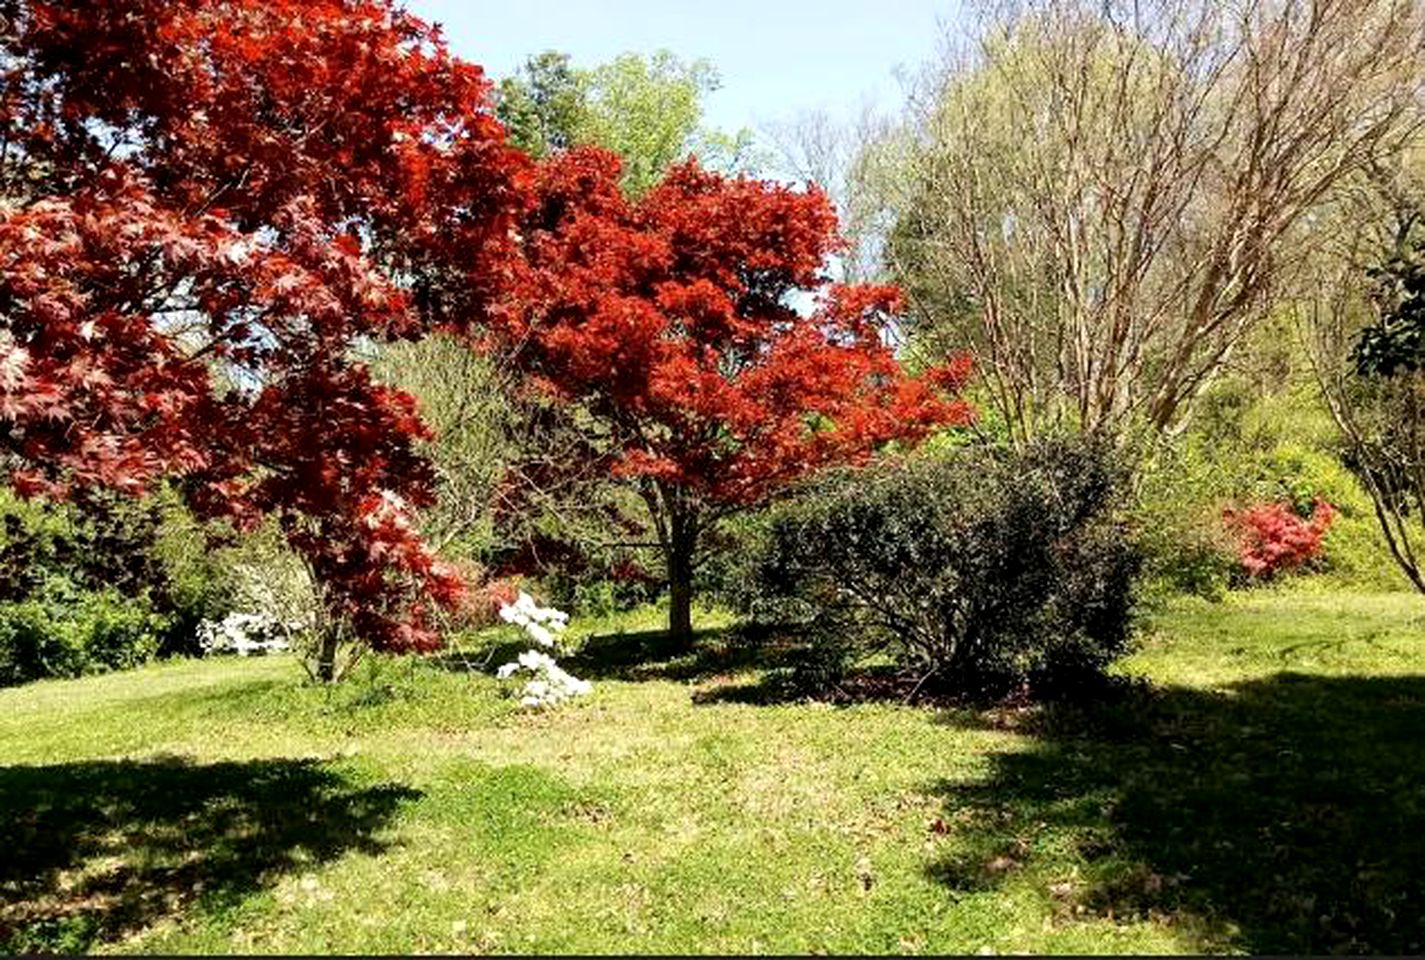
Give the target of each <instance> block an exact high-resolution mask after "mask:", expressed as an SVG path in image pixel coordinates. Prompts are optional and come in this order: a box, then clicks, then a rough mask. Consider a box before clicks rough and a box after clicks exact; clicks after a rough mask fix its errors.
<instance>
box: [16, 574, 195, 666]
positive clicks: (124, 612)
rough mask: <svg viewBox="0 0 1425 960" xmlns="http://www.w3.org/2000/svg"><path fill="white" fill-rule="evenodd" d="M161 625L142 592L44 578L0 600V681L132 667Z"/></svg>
mask: <svg viewBox="0 0 1425 960" xmlns="http://www.w3.org/2000/svg"><path fill="white" fill-rule="evenodd" d="M167 627H168V621H167V619H166V618H165V617H163V616H162V615H161V614H159V613H157V612H156V611H155V610H154V609H153V606H152V605H151V604H150V603H149V600H148V598H147V597H146V596H142V595H141V596H137V597H126V596H124V595H122V594H120V593H119V592H118V591H117V590H113V589H104V590H98V591H88V590H81V589H77V588H75V587H74V586H73V585H72V584H69V583H67V582H65V581H60V580H53V581H50V582H48V583H46V584H45V585H44V586H43V587H42V588H41V589H40V590H38V591H36V592H35V594H34V595H33V596H31V597H30V598H28V599H26V600H23V601H20V602H18V603H0V686H13V685H15V684H20V683H27V682H29V681H31V680H39V679H43V678H46V677H77V676H81V675H83V674H86V673H103V672H105V671H108V670H122V669H127V668H130V667H135V666H138V665H139V664H141V663H145V662H147V661H149V660H151V659H153V658H154V656H156V655H157V653H158V647H159V641H160V639H161V638H162V637H163V635H164V632H165V630H166V629H167Z"/></svg>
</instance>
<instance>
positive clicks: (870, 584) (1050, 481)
mask: <svg viewBox="0 0 1425 960" xmlns="http://www.w3.org/2000/svg"><path fill="white" fill-rule="evenodd" d="M1122 479H1123V477H1122V472H1121V470H1120V468H1119V467H1118V466H1117V465H1116V464H1115V462H1114V458H1113V456H1112V455H1111V454H1109V453H1108V451H1107V450H1106V449H1105V448H1104V447H1102V446H1101V445H1099V444H1098V443H1096V442H1093V441H1089V440H1083V439H1077V440H1061V441H1042V442H1039V443H1036V444H1034V445H1032V446H1030V447H1029V448H1028V449H1026V450H1024V451H1019V452H1016V451H1012V450H1009V449H1006V448H997V447H989V446H977V447H966V448H963V449H961V450H959V451H958V452H957V453H956V454H954V455H953V456H950V457H947V458H943V459H940V458H936V459H930V458H919V459H915V460H910V461H907V462H903V463H892V464H887V465H884V466H881V467H877V468H872V469H869V470H866V471H860V472H851V473H843V474H840V475H838V476H835V477H832V478H830V479H828V480H826V481H824V482H823V483H822V484H821V485H819V487H818V488H816V489H815V490H814V492H813V493H811V494H810V495H808V496H806V497H804V498H802V499H801V500H800V501H799V502H797V503H795V504H793V505H791V506H789V507H787V508H785V509H783V510H781V511H780V512H779V513H777V514H776V515H775V516H774V518H773V519H772V521H771V523H770V525H769V528H768V529H767V531H766V533H765V534H764V536H763V537H762V538H761V540H762V542H761V545H760V549H759V550H758V551H757V555H756V557H755V560H754V562H753V564H752V569H751V571H750V576H749V579H748V589H747V591H746V596H745V597H744V599H743V602H742V604H741V606H742V607H743V609H744V610H746V611H747V612H749V613H751V614H752V615H754V616H757V617H760V618H764V619H766V618H770V619H772V620H774V621H777V622H780V623H784V624H790V625H795V626H796V627H797V628H799V629H801V630H803V631H806V632H807V633H808V634H809V635H810V636H812V637H813V638H814V639H815V642H816V643H817V644H818V645H820V646H824V647H828V648H829V649H832V650H835V651H842V652H845V653H847V654H849V655H856V654H860V655H865V654H867V653H870V652H873V651H875V650H885V651H886V652H888V653H889V654H890V656H891V657H892V658H893V659H894V660H895V661H896V662H897V663H899V664H901V665H902V666H905V667H908V668H911V669H913V670H914V671H916V673H917V674H918V675H919V676H921V677H930V676H936V680H937V683H938V684H940V685H943V686H945V687H948V688H950V689H959V690H966V689H970V690H1003V689H1005V688H1006V687H1008V686H1009V685H1012V684H1019V683H1024V682H1032V683H1034V684H1035V685H1036V687H1038V688H1039V689H1041V690H1044V689H1047V688H1051V687H1053V686H1055V685H1058V684H1062V683H1066V682H1069V681H1072V680H1076V679H1082V678H1084V677H1086V676H1090V675H1093V674H1098V673H1101V672H1102V671H1103V670H1104V669H1105V668H1106V667H1107V666H1108V665H1109V664H1110V663H1112V662H1113V661H1114V660H1115V659H1116V658H1118V657H1119V656H1121V655H1122V654H1123V653H1125V652H1126V651H1127V649H1128V648H1129V645H1130V640H1131V614H1132V608H1133V594H1134V580H1135V576H1136V574H1137V570H1138V564H1139V558H1138V555H1137V552H1136V549H1135V548H1134V547H1133V545H1132V544H1131V543H1130V542H1129V540H1128V538H1127V537H1126V535H1125V529H1124V527H1123V524H1122V522H1121V521H1122V518H1121V516H1120V512H1119V508H1120V506H1121V502H1120V501H1121V484H1122ZM816 668H817V670H818V671H820V672H821V673H823V674H825V673H827V669H828V665H827V663H826V662H825V661H824V659H823V660H819V661H818V662H817V664H816Z"/></svg>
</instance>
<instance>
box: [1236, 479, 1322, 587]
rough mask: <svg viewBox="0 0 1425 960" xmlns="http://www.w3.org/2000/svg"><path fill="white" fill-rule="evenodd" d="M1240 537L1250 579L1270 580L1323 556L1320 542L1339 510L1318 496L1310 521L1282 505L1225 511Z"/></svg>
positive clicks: (1264, 504)
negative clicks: (1282, 572)
mask: <svg viewBox="0 0 1425 960" xmlns="http://www.w3.org/2000/svg"><path fill="white" fill-rule="evenodd" d="M1223 515H1224V518H1225V519H1226V520H1227V522H1228V524H1229V526H1231V527H1232V528H1233V529H1234V530H1235V531H1236V532H1237V534H1238V537H1239V553H1238V558H1239V560H1240V561H1241V563H1242V569H1243V570H1244V571H1246V573H1247V575H1248V576H1250V577H1256V578H1260V579H1267V578H1269V577H1271V576H1273V575H1274V574H1276V573H1278V572H1281V571H1283V570H1294V569H1297V568H1298V567H1301V566H1303V565H1304V564H1306V563H1307V562H1309V561H1310V560H1312V559H1314V558H1315V557H1317V556H1319V555H1320V553H1321V541H1322V538H1323V537H1325V535H1326V531H1327V530H1329V529H1330V528H1331V522H1332V520H1334V519H1335V516H1336V511H1335V508H1333V507H1332V506H1331V504H1329V503H1327V502H1326V501H1325V500H1323V499H1321V498H1320V497H1317V498H1316V499H1315V501H1314V502H1313V506H1312V513H1311V517H1310V518H1309V519H1307V518H1302V517H1300V516H1298V515H1297V514H1296V513H1295V512H1294V511H1293V510H1292V509H1291V508H1290V507H1289V506H1287V505H1285V504H1281V503H1259V504H1256V505H1254V506H1251V507H1248V508H1246V509H1245V510H1241V511H1235V510H1231V509H1229V510H1226V511H1224V514H1223Z"/></svg>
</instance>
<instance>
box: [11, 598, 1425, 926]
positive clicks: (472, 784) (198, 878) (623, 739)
mask: <svg viewBox="0 0 1425 960" xmlns="http://www.w3.org/2000/svg"><path fill="white" fill-rule="evenodd" d="M652 616H653V615H652V614H645V615H644V617H643V619H641V620H639V619H638V618H634V619H633V620H630V621H629V622H628V623H626V624H624V627H625V628H626V629H628V630H629V631H631V632H630V633H629V635H628V636H626V637H625V638H624V639H623V640H621V641H617V642H614V641H608V640H604V641H602V642H596V643H591V645H590V650H591V652H590V653H589V654H587V655H586V656H585V657H584V658H583V660H582V666H583V672H584V674H585V675H588V676H590V677H591V678H593V679H595V680H596V681H597V683H596V688H595V692H594V694H593V695H592V696H591V697H588V698H586V699H585V700H583V701H579V702H575V703H573V704H571V705H569V706H567V707H564V708H561V709H559V710H557V711H554V712H550V713H545V714H531V713H527V712H523V711H520V710H517V709H516V708H515V707H514V706H513V703H512V701H511V700H509V699H508V698H505V697H502V696H501V693H500V685H499V684H498V683H497V682H496V681H494V680H493V679H491V678H489V677H486V676H483V675H472V674H469V673H466V672H460V671H455V670H441V669H437V668H435V667H433V666H431V665H420V666H416V665H415V664H413V663H411V662H409V661H386V662H381V663H376V664H375V665H374V666H370V667H368V668H367V669H366V670H365V671H364V672H363V673H362V674H361V675H360V676H358V677H356V678H355V679H354V680H353V681H351V682H349V683H348V684H346V685H345V686H343V687H341V688H339V689H336V690H323V689H317V688H313V687H310V686H306V685H304V684H303V682H302V674H301V671H300V669H299V668H298V666H297V665H296V664H295V663H294V662H293V661H291V660H289V659H285V658H272V659H253V660H239V659H227V660H216V661H206V662H175V663H168V664H162V665H157V666H153V667H150V668H147V669H143V670H139V671H135V672H131V673H126V674H116V675H110V676H104V677H95V678H90V679H84V680H79V681H65V682H44V683H38V684H34V685H32V686H29V687H25V688H20V689H13V690H5V691H0V811H3V816H0V849H3V851H4V852H3V855H0V945H5V946H7V947H8V948H9V949H11V950H33V949H61V950H82V949H90V950H97V951H121V952H149V953H154V952H157V953H166V952H181V953H206V952H243V953H252V952H286V953H305V952H323V953H328V952H338V953H364V952H375V953H380V952H393V951H395V952H418V951H438V952H450V951H458V952H478V951H495V952H525V953H529V952H563V951H575V952H673V953H679V952H691V953H700V952H733V953H742V952H763V951H765V952H818V951H830V952H862V951H869V952H917V951H933V952H950V953H975V952H980V951H995V952H1008V951H1033V952H1046V951H1047V952H1061V953H1062V952H1095V953H1113V952H1195V951H1203V950H1211V951H1232V952H1237V951H1260V952H1276V953H1290V952H1324V951H1370V952H1381V953H1410V952H1419V951H1420V949H1421V945H1422V943H1425V920H1422V917H1421V911H1420V910H1419V904H1421V903H1425V871H1421V870H1420V869H1419V864H1420V863H1421V862H1422V855H1425V737H1422V735H1421V731H1422V730H1425V601H1421V600H1420V599H1419V598H1416V597H1414V596H1411V595H1405V594H1388V595H1374V596H1366V595H1346V596H1343V595H1311V594H1302V593H1286V592H1283V593H1274V592H1261V593H1256V594H1252V595H1248V596H1239V597H1234V598H1233V599H1231V600H1229V601H1228V602H1226V603H1224V604H1220V605H1212V604H1206V603H1196V602H1182V603H1178V604H1175V605H1173V606H1171V607H1169V608H1168V609H1166V610H1164V611H1163V612H1161V613H1160V614H1159V615H1158V616H1157V617H1156V618H1155V619H1154V621H1153V624H1152V627H1151V629H1150V630H1149V631H1148V634H1147V636H1146V638H1145V643H1144V646H1143V649H1142V650H1141V651H1140V652H1139V653H1138V654H1136V655H1135V656H1134V657H1133V658H1132V659H1130V660H1129V661H1127V662H1126V663H1125V664H1124V666H1123V671H1124V672H1125V673H1129V674H1136V675H1139V676H1144V677H1148V678H1151V680H1152V684H1153V685H1152V687H1151V688H1149V687H1148V686H1147V685H1144V684H1140V685H1137V686H1133V687H1130V688H1128V689H1127V690H1126V692H1123V693H1121V694H1120V695H1118V697H1117V698H1116V699H1115V700H1114V701H1113V702H1111V703H1102V704H1099V705H1097V706H1094V707H1092V708H1082V709H1076V710H1069V709H1063V708H1060V709H1057V710H1053V711H1046V710H1018V711H1014V710H1008V709H1001V710H993V711H983V712H973V711H936V710H931V709H927V708H907V707H900V706H892V705H858V706H852V707H830V706H825V705H819V704H809V703H780V704H778V703H764V702H756V701H757V698H756V697H755V696H749V695H744V694H746V692H747V691H749V690H751V691H755V690H756V689H757V687H756V683H755V681H756V679H757V670H758V667H757V666H756V663H755V657H747V656H743V655H741V652H740V651H738V650H737V649H734V648H731V647H728V646H726V644H727V640H726V638H725V636H724V635H722V634H719V633H717V632H715V631H713V632H709V633H707V634H705V635H704V638H703V646H702V648H701V649H700V650H699V652H698V653H697V654H696V655H694V656H689V657H684V658H682V659H679V660H672V661H667V660H662V661H660V660H659V659H658V655H657V652H656V643H652V642H651V641H650V637H651V634H648V633H645V634H642V635H640V634H638V633H636V632H632V631H636V630H637V629H638V628H640V627H651V625H652V620H651V617H652ZM607 626H608V625H600V627H601V629H607ZM640 645H644V646H645V647H651V648H652V649H642V650H640ZM600 651H602V653H600ZM640 652H641V653H642V654H644V655H646V657H647V658H649V659H643V660H642V662H640V659H639V657H637V656H634V655H633V654H634V653H640ZM617 654H621V656H620V655H617ZM749 661H751V662H749Z"/></svg>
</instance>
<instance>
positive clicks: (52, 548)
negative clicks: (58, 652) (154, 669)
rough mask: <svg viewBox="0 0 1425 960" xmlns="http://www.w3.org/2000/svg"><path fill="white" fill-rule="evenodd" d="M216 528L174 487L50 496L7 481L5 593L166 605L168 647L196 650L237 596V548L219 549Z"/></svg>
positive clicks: (2, 555)
mask: <svg viewBox="0 0 1425 960" xmlns="http://www.w3.org/2000/svg"><path fill="white" fill-rule="evenodd" d="M214 532H219V531H217V530H216V529H215V528H213V529H210V528H208V527H205V526H204V525H203V524H201V523H199V521H197V520H196V519H195V518H194V517H193V516H192V515H191V514H190V513H189V512H188V511H187V510H186V509H184V508H183V507H182V505H181V504H180V502H179V501H178V498H177V497H176V496H175V495H173V494H172V492H170V491H164V492H161V493H159V494H157V495H154V496H151V497H146V498H143V499H134V498H132V497H126V496H123V495H121V494H115V493H106V492H97V491H83V492H81V493H80V494H79V495H77V496H76V498H75V500H74V501H73V502H70V503H52V502H46V501H43V500H31V501H25V500H20V499H18V498H16V497H14V496H13V495H11V494H9V493H8V492H6V491H3V490H0V603H7V602H8V603H23V602H25V601H27V600H30V599H37V598H39V597H40V596H41V594H47V597H46V603H48V604H50V605H53V604H54V603H59V602H62V597H63V596H71V597H75V598H78V597H84V596H88V595H91V594H104V593H106V592H113V593H115V594H116V595H118V596H122V597H125V598H130V599H132V600H134V601H136V602H138V601H141V602H142V604H143V605H144V606H146V607H148V608H151V610H152V611H153V612H154V613H157V614H160V615H162V617H163V620H164V622H165V624H166V627H165V629H164V631H163V634H162V636H161V637H160V638H159V652H160V653H161V654H164V655H168V654H175V653H184V654H196V653H198V652H199V651H198V649H197V646H196V639H195V636H196V628H197V625H198V624H199V623H200V622H201V621H202V620H204V619H221V618H222V617H223V616H225V615H226V614H227V613H228V612H229V611H231V609H232V607H233V603H234V601H235V597H234V581H233V577H232V576H231V571H230V562H229V561H230V560H231V558H230V557H229V556H228V555H227V554H228V553H230V552H231V551H225V550H222V549H214V546H213V544H212V543H211V542H210V538H209V534H210V533H214ZM55 584H66V585H67V586H65V587H63V588H56V587H55ZM56 589H58V590H59V593H58V594H56V593H55V590H56ZM74 616H80V614H79V613H77V612H76V613H75V614H74Z"/></svg>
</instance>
